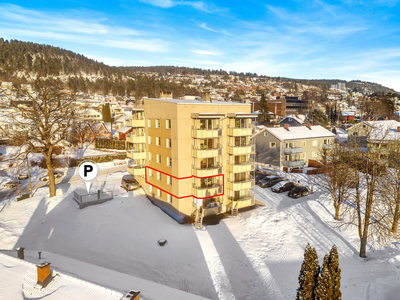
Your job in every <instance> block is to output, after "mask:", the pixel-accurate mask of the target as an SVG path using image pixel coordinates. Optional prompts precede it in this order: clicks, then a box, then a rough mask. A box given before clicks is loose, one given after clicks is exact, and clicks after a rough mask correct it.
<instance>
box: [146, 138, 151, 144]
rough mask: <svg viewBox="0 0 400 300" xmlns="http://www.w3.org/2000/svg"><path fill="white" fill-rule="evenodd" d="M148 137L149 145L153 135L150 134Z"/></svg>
mask: <svg viewBox="0 0 400 300" xmlns="http://www.w3.org/2000/svg"><path fill="white" fill-rule="evenodd" d="M147 138H148V143H149V145H151V136H148V137H147Z"/></svg>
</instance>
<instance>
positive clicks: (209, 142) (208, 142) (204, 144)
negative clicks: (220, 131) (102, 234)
mask: <svg viewBox="0 0 400 300" xmlns="http://www.w3.org/2000/svg"><path fill="white" fill-rule="evenodd" d="M215 145H216V141H214V139H204V140H200V149H201V150H205V149H214V148H215Z"/></svg>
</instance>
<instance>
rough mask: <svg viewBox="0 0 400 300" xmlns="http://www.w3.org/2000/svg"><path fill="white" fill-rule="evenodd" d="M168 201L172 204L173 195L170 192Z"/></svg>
mask: <svg viewBox="0 0 400 300" xmlns="http://www.w3.org/2000/svg"><path fill="white" fill-rule="evenodd" d="M167 201H168V203H169V204H172V196H171V195H170V194H167Z"/></svg>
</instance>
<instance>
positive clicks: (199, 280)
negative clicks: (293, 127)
mask: <svg viewBox="0 0 400 300" xmlns="http://www.w3.org/2000/svg"><path fill="white" fill-rule="evenodd" d="M124 174H125V173H124V172H118V173H114V174H109V175H102V176H100V177H99V178H98V180H97V182H96V183H94V186H93V190H97V189H99V188H101V189H103V190H113V192H114V196H115V198H114V200H111V201H109V202H106V203H104V204H101V205H97V206H91V207H87V208H85V209H82V210H79V209H78V206H77V204H76V203H75V202H74V201H73V200H72V193H73V191H74V190H75V189H82V190H83V189H84V185H83V183H81V182H72V183H67V184H59V185H58V188H59V189H61V190H62V192H63V196H56V197H53V198H48V197H47V193H48V191H47V189H46V188H41V189H39V190H38V191H37V192H36V194H35V197H33V198H31V199H27V200H23V201H20V202H14V201H11V199H6V200H5V201H3V202H1V203H0V249H15V248H16V247H19V246H22V247H25V248H26V250H27V251H28V253H30V251H32V253H35V252H36V251H45V252H46V253H48V255H49V257H50V258H49V260H50V259H51V257H52V256H51V255H53V254H54V253H56V254H57V255H59V256H61V257H65V259H66V260H67V259H73V260H76V261H82V262H84V263H87V264H90V265H95V266H99V267H102V268H107V269H110V270H114V271H117V272H120V273H124V274H128V275H132V276H135V277H138V278H142V279H144V280H148V281H154V282H156V283H158V284H161V285H165V286H169V287H172V288H175V289H179V290H182V291H186V292H189V293H191V294H196V295H199V296H202V297H205V298H209V299H229V300H232V299H249V300H250V299H251V300H253V299H294V297H295V294H296V288H297V286H298V283H297V278H298V274H299V271H300V267H301V263H302V260H303V254H304V249H305V246H306V245H307V243H310V244H311V246H313V247H315V248H316V249H317V252H318V254H319V258H320V263H321V262H322V259H323V256H324V255H325V254H326V253H328V252H329V250H330V249H331V247H332V245H333V244H336V245H337V248H338V251H339V261H340V267H341V269H342V274H341V275H342V280H341V291H342V294H343V297H342V298H343V299H398V295H399V294H400V249H399V248H396V246H394V245H391V246H387V247H385V248H383V249H379V250H377V249H374V248H371V249H370V250H369V251H368V253H367V255H368V258H367V259H360V258H359V257H358V248H359V241H358V236H357V231H356V230H355V228H354V229H351V228H350V229H347V230H346V231H340V230H338V229H336V228H335V226H334V225H335V221H334V220H333V211H334V210H333V207H332V206H331V205H330V202H329V200H328V198H327V197H325V195H323V194H322V193H321V192H320V191H317V192H315V193H313V194H311V195H309V196H307V197H303V198H299V199H291V198H289V197H287V195H286V194H287V193H284V194H275V193H273V192H271V190H270V189H261V188H259V187H256V189H255V191H256V199H257V200H259V201H262V202H264V203H265V204H266V206H265V207H258V208H256V209H253V210H250V211H246V212H242V213H241V214H240V216H239V217H238V218H226V219H223V220H221V221H220V223H219V224H218V225H212V226H211V225H210V226H206V227H205V229H204V230H197V231H196V230H195V229H194V228H193V226H191V225H180V224H178V223H176V222H175V221H174V220H173V219H172V218H170V217H169V216H168V215H166V214H165V213H163V212H162V211H161V210H160V209H159V208H158V207H156V206H154V205H152V204H151V202H150V201H149V200H148V199H147V198H146V197H145V196H144V194H143V192H142V191H141V190H138V191H135V192H129V193H127V192H126V191H125V190H123V189H121V188H120V187H119V185H120V179H121V177H122V176H123V175H124ZM285 175H287V177H289V176H290V177H293V178H291V179H294V180H300V181H301V183H307V182H308V181H309V178H308V177H307V175H305V174H286V173H285ZM159 239H166V240H167V241H168V243H167V244H166V245H165V246H164V247H160V246H159V245H158V244H157V241H158V240H159ZM53 259H54V261H55V262H54V263H53V265H54V267H57V261H58V259H57V258H55V257H53ZM61 261H62V260H60V266H59V269H60V271H63V266H62V263H61ZM0 262H1V258H0ZM50 262H51V260H50ZM64 268H67V267H64ZM4 270H6V268H4ZM64 271H65V272H67V273H68V274H71V275H75V276H77V277H79V278H82V279H86V280H89V281H92V282H95V283H99V284H101V285H103V286H105V287H107V288H110V289H113V290H116V291H120V292H122V290H121V289H122V288H123V287H121V284H120V283H118V281H117V280H110V281H107V283H105V281H104V280H103V281H101V280H100V278H98V279H96V278H87V276H89V275H88V274H85V272H84V268H81V270H80V271H79V269H78V270H77V271H75V273H74V271H73V270H64ZM97 280H99V281H97ZM125 288H126V290H129V289H137V290H141V287H140V286H126V287H125ZM141 295H142V296H143V298H144V299H146V296H147V297H148V299H151V298H150V297H149V294H148V293H146V291H144V290H143V293H142V294H141ZM154 299H155V298H154ZM188 299H189V298H188Z"/></svg>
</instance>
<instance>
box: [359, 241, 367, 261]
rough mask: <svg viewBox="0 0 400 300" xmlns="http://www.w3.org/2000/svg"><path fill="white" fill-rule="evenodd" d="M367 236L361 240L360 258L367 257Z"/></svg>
mask: <svg viewBox="0 0 400 300" xmlns="http://www.w3.org/2000/svg"><path fill="white" fill-rule="evenodd" d="M366 248H367V236H364V237H362V238H361V244H360V257H363V258H366V257H367V250H366Z"/></svg>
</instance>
